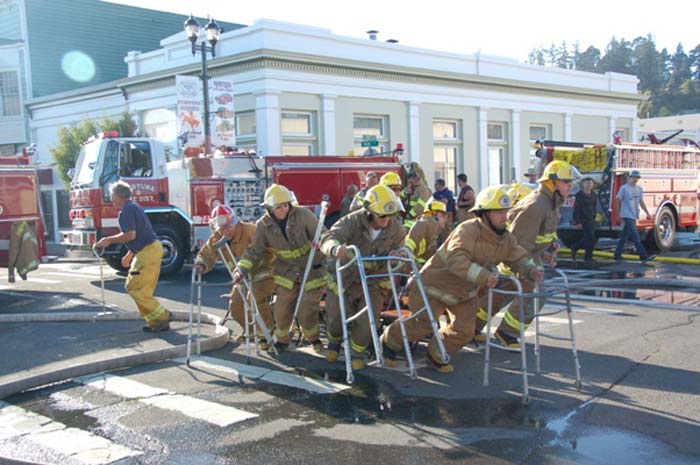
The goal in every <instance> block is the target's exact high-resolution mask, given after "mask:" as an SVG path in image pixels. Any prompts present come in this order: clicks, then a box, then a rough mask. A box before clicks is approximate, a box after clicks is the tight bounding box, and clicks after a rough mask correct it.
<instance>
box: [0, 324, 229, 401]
mask: <svg viewBox="0 0 700 465" xmlns="http://www.w3.org/2000/svg"><path fill="white" fill-rule="evenodd" d="M170 313H171V315H172V318H171V320H174V321H189V312H178V311H171V312H170ZM141 319H142V317H141V315H140V314H139V313H138V312H126V313H42V314H12V315H0V322H4V323H25V322H34V323H40V322H56V321H61V322H67V321H93V320H100V321H125V320H141ZM202 323H209V324H213V325H214V327H215V329H214V336H212V337H209V338H202V340H201V350H202V352H207V351H211V350H215V349H219V348H221V347H223V346H224V345H226V343H227V342H228V341H229V330H228V328H226V327H225V326H222V325H221V318H219V317H218V316H215V315H212V314H210V313H202ZM194 336H195V335H194V334H193V344H194V343H195V340H196V339H195V338H194ZM185 356H187V344H180V345H176V346H173V347H168V348H165V349H156V350H151V351H148V352H141V353H138V354H131V355H124V356H121V357H110V358H104V359H101V360H95V361H93V362H89V363H83V364H77V365H69V366H67V367H65V368H59V369H56V370H52V371H48V372H44V373H39V374H34V375H30V376H26V377H24V378H20V379H16V380H12V381H10V382H7V383H4V384H0V399H4V398H6V397H9V396H11V395H13V394H17V393H19V392H22V391H26V390H28V389H33V388H37V387H40V386H45V385H48V384H52V383H56V382H59V381H64V380H67V379H72V378H77V377H79V376H87V375H90V374H95V373H100V372H103V371H110V370H116V369H118V368H126V367H131V366H137V365H144V364H147V363H155V362H162V361H165V360H171V359H174V358H178V357H185Z"/></svg>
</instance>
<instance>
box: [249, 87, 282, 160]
mask: <svg viewBox="0 0 700 465" xmlns="http://www.w3.org/2000/svg"><path fill="white" fill-rule="evenodd" d="M280 93H281V92H280V91H276V90H270V89H265V90H260V91H258V92H254V93H253V95H255V124H256V126H257V131H256V134H255V137H256V139H257V143H258V154H262V155H263V156H267V155H281V154H282V129H281V120H280V118H281V115H280V98H279V97H280Z"/></svg>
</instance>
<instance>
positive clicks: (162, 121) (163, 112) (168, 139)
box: [141, 108, 177, 145]
mask: <svg viewBox="0 0 700 465" xmlns="http://www.w3.org/2000/svg"><path fill="white" fill-rule="evenodd" d="M141 125H142V126H143V133H144V134H145V135H146V136H147V137H151V138H153V139H155V140H158V141H160V142H163V143H164V144H172V145H174V144H175V139H176V137H177V118H176V114H175V112H174V111H172V110H167V109H165V108H156V109H153V110H146V111H144V112H143V113H141Z"/></svg>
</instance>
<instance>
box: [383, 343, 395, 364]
mask: <svg viewBox="0 0 700 465" xmlns="http://www.w3.org/2000/svg"><path fill="white" fill-rule="evenodd" d="M382 346H383V348H382V356H383V357H384V365H386V366H387V367H389V368H394V367H396V365H398V361H397V360H396V358H397V357H398V354H397V353H396V351H394V350H392V349H390V348H389V346H387V345H386V344H382Z"/></svg>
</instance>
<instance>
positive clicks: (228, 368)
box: [176, 356, 349, 394]
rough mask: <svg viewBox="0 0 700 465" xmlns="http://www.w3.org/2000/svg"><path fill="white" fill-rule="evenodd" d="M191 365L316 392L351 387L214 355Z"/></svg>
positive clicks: (335, 390) (327, 391) (332, 392)
mask: <svg viewBox="0 0 700 465" xmlns="http://www.w3.org/2000/svg"><path fill="white" fill-rule="evenodd" d="M176 361H180V362H182V363H184V362H185V359H184V358H181V359H178V360H176ZM190 365H191V366H194V367H197V368H201V369H210V370H216V371H220V372H223V373H230V374H233V375H234V376H242V377H244V378H248V379H259V380H262V381H266V382H268V383H274V384H281V385H284V386H289V387H293V388H297V389H303V390H305V391H309V392H313V393H316V394H335V393H338V392H341V391H344V390H346V389H349V386H347V385H345V384H339V383H333V382H331V381H325V380H322V379H314V378H309V377H306V376H301V375H297V374H294V373H288V372H286V371H280V370H270V369H267V368H261V367H253V366H250V365H246V364H243V363H236V362H232V361H229V360H222V359H217V358H214V357H207V356H200V357H196V358H194V359H192V361H190Z"/></svg>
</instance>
